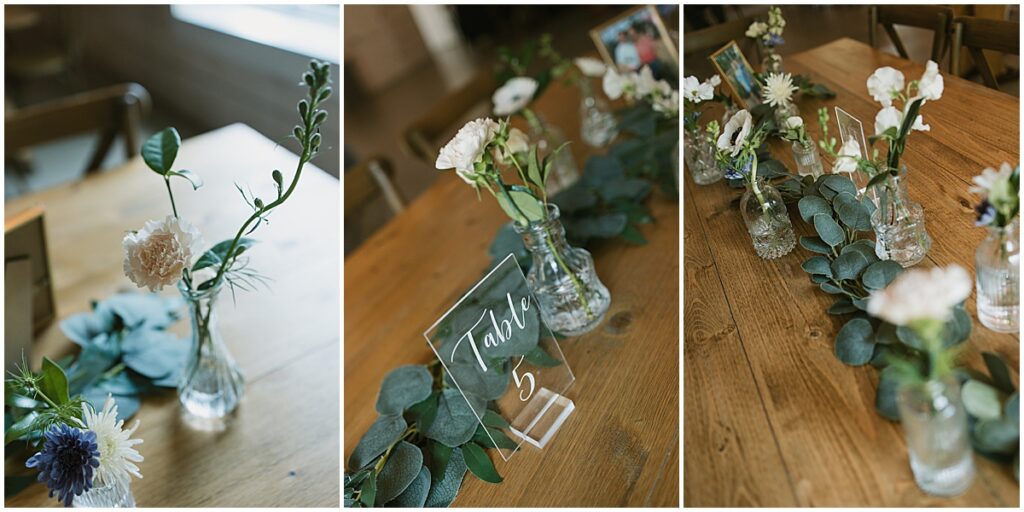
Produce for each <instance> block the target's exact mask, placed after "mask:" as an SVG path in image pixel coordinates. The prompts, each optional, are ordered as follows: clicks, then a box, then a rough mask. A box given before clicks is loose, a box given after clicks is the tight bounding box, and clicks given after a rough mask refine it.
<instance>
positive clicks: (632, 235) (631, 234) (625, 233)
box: [619, 224, 647, 245]
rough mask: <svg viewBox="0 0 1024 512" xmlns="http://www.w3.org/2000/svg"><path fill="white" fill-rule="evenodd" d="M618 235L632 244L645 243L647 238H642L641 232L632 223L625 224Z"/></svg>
mask: <svg viewBox="0 0 1024 512" xmlns="http://www.w3.org/2000/svg"><path fill="white" fill-rule="evenodd" d="M619 236H621V237H622V239H623V240H625V241H627V242H629V243H631V244H633V245H647V238H644V235H643V233H641V232H640V230H639V229H637V228H636V226H633V225H632V224H629V225H626V229H623V230H622V234H621V235H619Z"/></svg>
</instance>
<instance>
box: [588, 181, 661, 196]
mask: <svg viewBox="0 0 1024 512" xmlns="http://www.w3.org/2000/svg"><path fill="white" fill-rule="evenodd" d="M597 191H598V193H599V194H600V195H601V197H602V198H604V200H605V201H607V202H614V201H620V200H626V201H638V200H640V199H643V198H645V197H647V196H648V195H649V194H650V193H651V184H650V182H649V181H647V180H642V179H636V178H620V179H617V180H611V181H608V182H606V183H604V184H603V185H602V186H601V187H599V188H598V189H597Z"/></svg>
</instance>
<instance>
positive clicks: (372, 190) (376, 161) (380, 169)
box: [345, 156, 405, 217]
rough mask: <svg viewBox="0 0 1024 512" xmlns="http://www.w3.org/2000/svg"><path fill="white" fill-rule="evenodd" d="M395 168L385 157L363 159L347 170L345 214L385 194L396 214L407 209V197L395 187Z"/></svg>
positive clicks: (392, 210) (385, 198) (389, 205)
mask: <svg viewBox="0 0 1024 512" xmlns="http://www.w3.org/2000/svg"><path fill="white" fill-rule="evenodd" d="M393 179H394V170H393V169H392V167H391V163H390V162H389V161H388V160H387V159H386V158H384V157H379V156H377V157H373V158H369V159H366V160H363V161H361V162H359V163H358V164H356V166H355V167H352V168H351V169H347V170H345V216H346V217H347V216H348V215H349V214H350V213H352V212H354V211H356V210H359V209H361V208H363V207H364V206H366V205H367V204H369V203H370V201H373V200H374V199H376V198H377V196H380V195H383V196H384V200H385V201H386V202H387V204H388V207H389V208H391V212H392V213H394V214H395V215H398V214H399V213H402V211H404V210H405V199H403V198H402V195H401V193H400V192H399V191H398V189H397V188H395V185H394V183H393V182H392V180H393Z"/></svg>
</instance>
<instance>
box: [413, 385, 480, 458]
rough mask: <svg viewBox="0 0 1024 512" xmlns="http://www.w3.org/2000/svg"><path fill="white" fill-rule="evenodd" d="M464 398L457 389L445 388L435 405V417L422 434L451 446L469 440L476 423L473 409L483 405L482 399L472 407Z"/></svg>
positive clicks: (478, 408) (453, 446)
mask: <svg viewBox="0 0 1024 512" xmlns="http://www.w3.org/2000/svg"><path fill="white" fill-rule="evenodd" d="M471 399H472V398H471ZM466 400H467V399H466V398H464V397H463V396H462V394H461V393H459V391H458V390H457V389H451V388H449V389H445V390H444V391H443V392H442V393H441V398H440V401H439V402H438V405H437V417H436V418H435V419H434V423H433V424H432V425H430V428H428V429H427V430H426V431H424V432H423V435H424V436H426V437H428V438H430V439H433V440H435V441H438V442H441V443H444V444H445V445H446V446H450V447H452V448H455V447H456V446H461V445H462V444H465V443H466V442H467V441H469V440H470V439H471V438H472V437H473V432H474V431H475V430H476V426H477V424H478V423H477V419H476V418H477V417H476V413H475V412H473V411H474V409H476V410H483V409H484V408H485V407H484V402H483V401H482V400H481V401H480V402H479V403H477V404H475V405H474V406H473V407H470V405H469V403H468V402H467V401H466Z"/></svg>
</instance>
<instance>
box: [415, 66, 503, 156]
mask: <svg viewBox="0 0 1024 512" xmlns="http://www.w3.org/2000/svg"><path fill="white" fill-rule="evenodd" d="M497 87H498V85H497V83H496V81H495V78H494V73H493V71H491V69H489V68H486V69H483V70H482V71H480V72H479V73H478V74H477V75H476V76H475V77H473V79H471V80H470V81H469V82H468V83H466V85H463V86H462V87H460V88H459V89H458V90H457V91H454V92H452V93H450V94H448V95H447V96H445V97H444V98H442V99H441V101H438V102H437V103H436V104H434V106H433V107H431V108H430V110H429V111H427V113H426V114H424V115H423V116H421V117H420V118H418V119H416V120H415V121H413V123H412V124H411V125H409V126H408V127H407V128H406V129H405V130H404V131H403V132H402V148H403V149H404V150H405V151H407V152H408V153H410V154H411V155H413V156H415V157H416V158H418V159H420V160H422V161H424V162H426V163H428V164H430V165H431V166H433V165H434V161H435V160H436V159H437V153H438V151H439V150H440V146H439V145H438V140H439V139H440V138H442V137H443V136H446V135H452V134H450V133H448V132H450V131H451V129H452V126H454V125H455V124H456V123H457V122H458V121H459V120H460V118H461V117H462V116H464V115H465V114H466V112H468V111H469V110H470V109H472V108H473V107H474V106H476V105H478V104H479V103H480V102H481V101H484V100H485V99H487V98H490V96H491V94H492V93H493V92H494V90H495V89H496V88H497Z"/></svg>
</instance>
